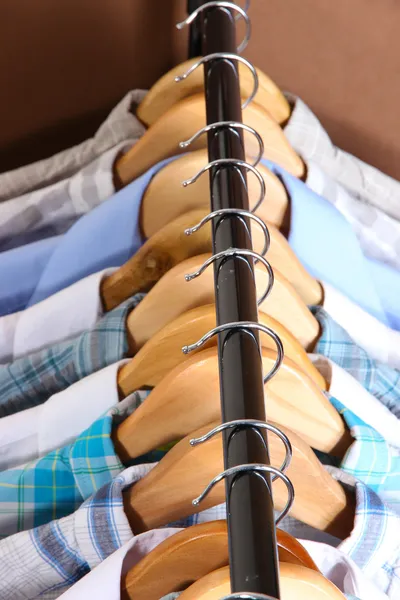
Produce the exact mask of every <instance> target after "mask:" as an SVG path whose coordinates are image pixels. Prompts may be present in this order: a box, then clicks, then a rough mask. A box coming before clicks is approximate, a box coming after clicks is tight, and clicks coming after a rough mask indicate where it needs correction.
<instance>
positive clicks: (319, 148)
mask: <svg viewBox="0 0 400 600" xmlns="http://www.w3.org/2000/svg"><path fill="white" fill-rule="evenodd" d="M287 97H288V99H289V101H290V103H291V104H292V106H293V110H292V114H291V117H290V119H289V121H288V123H287V125H286V126H285V128H284V131H285V135H286V137H287V138H288V140H289V142H290V143H291V144H292V146H293V147H294V148H295V150H297V152H299V154H301V155H302V156H303V157H304V158H305V159H306V160H314V161H315V162H316V163H317V164H318V165H319V166H320V167H321V168H322V169H323V170H324V171H325V172H326V173H327V174H328V175H329V176H330V177H332V178H333V179H336V181H338V182H339V183H341V184H342V185H343V186H344V187H346V188H347V189H348V190H350V191H351V192H352V193H353V196H354V197H355V198H357V199H358V200H359V201H360V202H364V203H367V204H371V205H372V206H376V207H377V208H379V209H380V210H382V211H384V212H385V213H386V214H388V215H390V216H392V217H394V218H395V219H397V220H400V182H399V181H396V180H395V179H393V178H392V177H389V176H388V175H385V174H384V173H382V172H381V171H379V170H378V169H376V168H375V167H372V166H371V165H368V164H366V163H364V162H363V161H362V160H360V159H358V158H356V157H355V156H352V155H351V154H348V153H347V152H344V151H343V150H340V148H338V147H337V146H335V145H334V144H333V143H332V140H331V139H330V137H329V135H328V134H327V132H326V131H325V129H324V128H323V127H322V124H321V123H320V122H319V120H318V118H317V117H316V116H315V115H314V114H313V112H312V111H311V110H310V109H309V108H308V106H306V105H305V104H304V102H302V101H301V100H300V99H299V98H297V97H296V96H293V95H291V94H287ZM398 251H399V252H400V248H398Z"/></svg>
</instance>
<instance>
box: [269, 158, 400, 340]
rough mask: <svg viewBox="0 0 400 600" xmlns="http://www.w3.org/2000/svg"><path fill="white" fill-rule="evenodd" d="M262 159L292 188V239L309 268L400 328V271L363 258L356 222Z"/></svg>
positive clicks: (299, 255) (303, 261)
mask: <svg viewBox="0 0 400 600" xmlns="http://www.w3.org/2000/svg"><path fill="white" fill-rule="evenodd" d="M262 162H263V163H264V164H265V165H266V166H267V167H268V168H269V169H270V170H271V171H272V172H273V173H275V174H276V175H277V176H278V177H279V178H280V179H281V181H282V183H283V184H284V185H285V188H286V190H287V192H288V196H289V198H290V207H291V211H290V230H289V234H288V241H289V244H290V246H291V247H292V249H293V250H294V252H295V254H296V255H297V257H298V258H299V260H300V261H301V262H302V264H303V265H304V267H305V268H306V269H307V270H308V272H309V273H310V274H311V275H312V276H313V277H315V278H316V279H319V280H322V281H324V282H326V283H328V284H329V285H331V286H333V287H334V288H336V289H337V290H338V291H339V292H341V293H342V294H344V295H345V296H347V297H348V298H349V299H350V300H352V301H353V302H355V303H356V304H358V305H359V306H360V307H361V308H363V309H364V310H365V311H367V312H368V313H370V314H371V315H373V316H375V317H376V318H377V319H378V320H379V321H382V322H383V323H385V324H386V325H389V326H390V327H392V328H394V329H400V308H399V305H398V302H397V300H396V301H395V298H396V293H397V292H399V293H400V273H399V272H397V271H396V270H395V269H391V268H390V267H388V266H387V265H384V264H382V263H378V262H376V261H373V260H372V259H368V258H366V257H365V256H364V254H363V253H362V251H361V247H360V244H359V242H358V240H357V237H356V235H355V233H354V231H353V230H352V228H351V225H350V224H349V223H348V222H347V221H346V219H345V218H344V217H343V215H341V214H340V212H339V211H338V210H337V209H336V207H334V206H332V204H330V203H329V202H328V201H327V200H325V199H324V198H322V197H321V196H319V195H318V194H315V193H314V192H313V191H312V190H310V189H309V188H308V187H307V185H306V184H305V183H303V182H302V181H300V180H299V179H296V178H295V177H293V176H292V175H290V174H288V173H287V172H286V171H284V169H282V168H281V167H278V166H277V165H275V164H274V163H272V162H271V161H266V160H263V161H262ZM327 224H329V226H328V225H327ZM339 240H340V243H339ZM350 257H351V260H350ZM398 297H399V296H397V298H398Z"/></svg>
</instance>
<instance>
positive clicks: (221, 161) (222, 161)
mask: <svg viewBox="0 0 400 600" xmlns="http://www.w3.org/2000/svg"><path fill="white" fill-rule="evenodd" d="M235 165H236V166H237V167H243V168H244V169H247V170H248V171H251V172H252V173H254V175H255V176H256V177H257V179H258V181H259V183H260V188H261V192H260V197H259V199H258V200H257V202H256V204H255V206H253V208H251V209H250V210H251V212H255V211H256V210H257V208H258V207H259V206H260V205H261V204H262V203H263V201H264V198H265V194H266V187H265V181H264V178H263V176H262V175H261V173H260V171H258V170H257V169H255V168H254V167H253V166H252V165H250V164H249V163H248V162H246V161H244V160H240V159H239V158H218V159H217V160H212V161H211V162H209V163H208V164H207V165H206V166H205V167H203V168H202V169H200V171H198V173H196V175H193V177H191V178H190V179H185V181H182V185H183V187H187V186H188V185H192V183H196V181H197V180H198V179H199V177H201V176H202V175H203V174H204V173H206V172H207V171H209V170H210V169H212V168H213V167H219V166H235Z"/></svg>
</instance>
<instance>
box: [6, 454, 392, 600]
mask: <svg viewBox="0 0 400 600" xmlns="http://www.w3.org/2000/svg"><path fill="white" fill-rule="evenodd" d="M153 466H154V464H148V465H139V466H135V467H130V468H129V469H126V470H125V471H123V472H122V473H121V474H120V475H118V476H117V477H116V478H115V479H114V480H113V481H112V482H111V483H109V484H107V485H105V486H104V487H103V488H101V489H100V490H98V492H96V494H94V496H92V497H91V498H90V499H89V500H87V501H86V502H85V503H84V504H83V505H82V506H81V507H80V508H79V509H78V510H77V511H76V512H75V513H74V514H73V515H70V516H68V517H65V518H63V519H60V520H58V521H53V522H52V523H49V524H47V525H43V526H41V527H37V528H36V529H32V530H31V531H26V532H22V533H19V534H16V535H14V536H11V537H9V538H7V539H5V540H3V541H2V542H0V598H9V597H12V598H13V600H19V599H21V600H22V599H23V600H28V599H32V598H37V597H39V596H40V598H46V599H47V600H50V599H53V598H58V597H59V596H60V595H61V593H63V592H64V591H66V590H67V589H68V588H69V587H70V586H72V585H73V584H74V583H76V582H77V581H79V579H81V578H82V577H83V576H84V575H85V574H86V573H88V572H89V571H90V570H91V569H93V568H94V567H96V566H97V565H98V564H99V563H100V562H101V561H103V560H104V559H105V558H107V556H110V554H111V553H113V552H114V551H115V550H117V549H118V548H120V547H121V546H122V545H123V544H124V543H126V542H127V541H129V540H130V539H131V538H132V535H133V534H132V531H131V529H130V526H129V523H128V520H127V518H126V515H125V513H124V509H123V498H122V491H123V489H124V488H127V487H128V486H130V485H131V484H133V483H135V482H136V481H138V480H139V479H141V478H142V477H144V476H145V475H146V474H147V473H148V472H149V471H150V470H151V469H152V468H153ZM335 471H338V470H337V469H336V470H335ZM355 491H356V514H355V520H354V528H353V531H352V533H351V535H350V537H348V538H347V539H346V540H344V541H343V542H341V543H340V545H339V549H340V550H341V551H342V552H344V553H345V554H347V555H348V556H350V558H352V560H353V561H354V562H355V563H356V564H357V565H358V566H359V567H360V568H361V569H362V570H363V572H364V573H365V575H366V577H367V578H369V579H371V580H372V581H373V582H374V583H375V584H376V585H377V586H378V587H379V589H380V590H381V591H383V592H384V593H386V594H387V595H388V597H389V598H390V599H391V600H398V598H400V517H399V516H398V515H396V514H395V513H394V512H392V511H391V510H390V509H389V508H388V507H387V506H386V505H385V504H384V503H383V502H382V501H381V500H380V499H379V498H378V496H377V495H376V494H375V493H374V492H373V491H372V490H371V489H369V488H367V487H366V486H365V485H363V484H362V483H360V482H357V483H356V486H355ZM222 518H226V510H225V505H224V504H221V505H219V506H216V507H214V508H211V509H208V510H206V511H203V512H201V513H199V514H197V515H193V516H192V517H188V518H187V519H184V520H182V521H181V522H177V523H175V524H171V525H169V526H176V527H188V526H191V525H195V524H196V523H204V522H208V521H211V520H215V519H222ZM10 594H11V595H10ZM361 600H362V599H361Z"/></svg>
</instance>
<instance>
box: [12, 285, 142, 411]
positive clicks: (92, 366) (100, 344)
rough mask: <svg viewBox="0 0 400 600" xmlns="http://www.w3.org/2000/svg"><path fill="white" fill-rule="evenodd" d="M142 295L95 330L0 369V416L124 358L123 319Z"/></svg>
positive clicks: (104, 319) (125, 350)
mask: <svg viewBox="0 0 400 600" xmlns="http://www.w3.org/2000/svg"><path fill="white" fill-rule="evenodd" d="M143 297H144V294H136V295H135V296H133V297H132V298H130V299H129V300H126V301H125V302H123V303H122V304H120V305H119V306H118V307H117V308H114V310H112V311H110V312H108V313H107V314H106V315H105V316H104V317H103V318H102V319H100V320H99V321H98V322H97V324H96V325H95V327H94V329H92V330H89V331H87V332H85V333H82V334H81V335H80V336H77V337H75V338H73V339H72V340H68V341H66V342H62V343H60V344H55V345H54V346H50V347H49V348H47V349H45V350H39V351H38V352H35V353H34V354H30V355H28V356H26V357H23V358H19V359H17V360H15V361H14V362H12V363H10V364H8V365H2V366H0V416H1V417H4V416H6V415H10V414H13V413H16V412H19V411H21V410H24V409H26V408H31V407H32V406H37V405H38V404H41V403H43V402H45V401H46V400H48V398H50V396H52V395H53V394H55V393H57V392H60V391H61V390H64V389H65V388H67V387H68V386H69V385H71V384H72V383H75V382H76V381H79V380H80V379H83V378H84V377H86V376H87V375H90V374H91V373H94V372H95V371H99V370H100V369H102V368H103V367H106V366H107V365H110V364H112V363H114V362H116V361H118V360H121V359H122V358H125V357H126V354H127V352H128V336H127V328H126V318H127V316H128V314H129V312H130V311H131V310H132V309H133V308H134V307H135V306H137V305H138V304H139V302H140V301H141V300H142V298H143Z"/></svg>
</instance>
